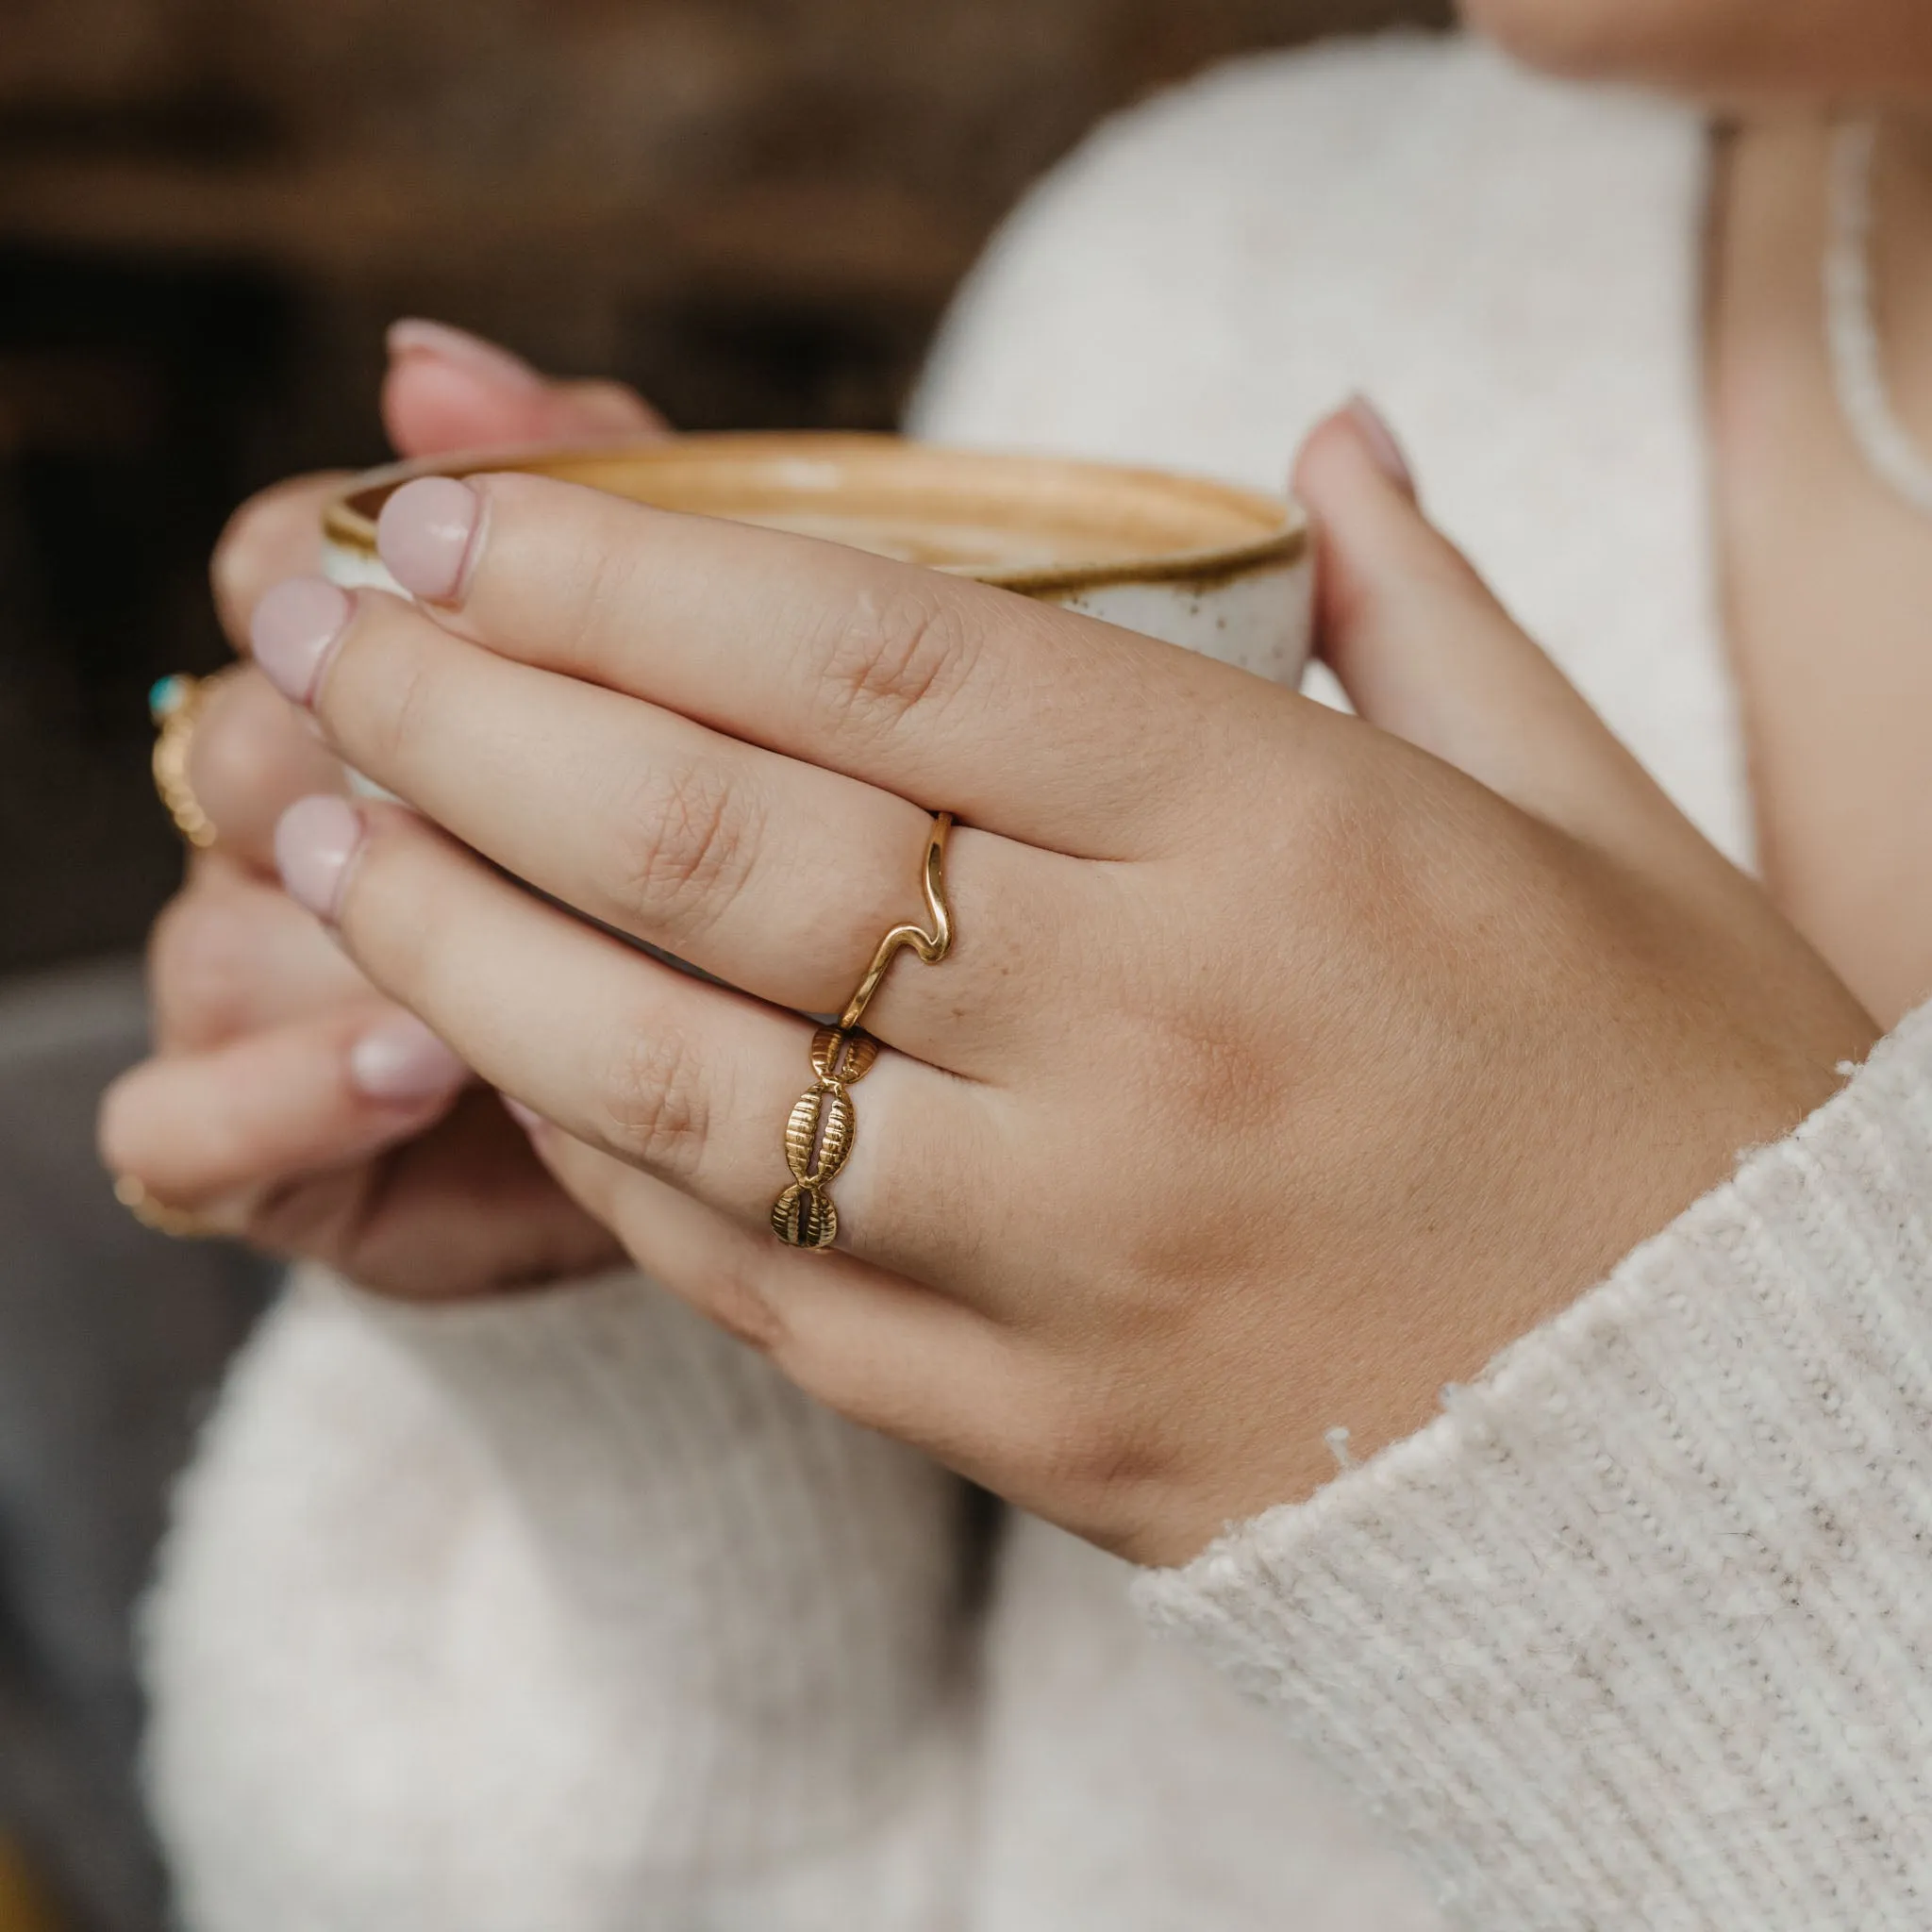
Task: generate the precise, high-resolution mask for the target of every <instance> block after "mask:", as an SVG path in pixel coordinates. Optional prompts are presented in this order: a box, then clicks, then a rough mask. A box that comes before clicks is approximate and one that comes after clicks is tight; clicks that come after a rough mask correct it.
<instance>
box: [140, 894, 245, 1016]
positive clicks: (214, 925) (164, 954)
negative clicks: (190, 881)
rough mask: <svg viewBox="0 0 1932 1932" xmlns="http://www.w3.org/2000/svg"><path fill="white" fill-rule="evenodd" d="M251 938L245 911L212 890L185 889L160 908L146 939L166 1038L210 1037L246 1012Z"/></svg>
mask: <svg viewBox="0 0 1932 1932" xmlns="http://www.w3.org/2000/svg"><path fill="white" fill-rule="evenodd" d="M252 938H253V935H252V932H251V930H250V922H249V920H248V918H247V915H246V914H245V913H244V912H242V909H241V908H239V907H237V906H233V905H228V904H225V903H224V902H223V901H222V900H221V899H219V898H217V897H215V896H214V895H212V894H210V893H208V892H194V891H190V892H184V893H182V894H180V895H179V896H178V897H177V898H175V899H173V900H171V901H170V902H169V903H168V904H167V905H166V906H165V907H164V908H162V909H161V913H160V916H159V917H158V919H157V920H156V921H155V925H154V932H153V934H152V936H151V937H150V939H149V941H148V978H149V984H150V987H151V990H152V993H153V999H154V1006H155V1012H156V1019H157V1023H158V1031H159V1032H160V1034H161V1035H162V1037H163V1039H164V1040H168V1041H206V1040H209V1039H212V1038H215V1037H217V1036H219V1035H220V1034H221V1033H223V1032H224V1031H225V1030H226V1029H227V1028H228V1027H230V1026H232V1025H233V1024H235V1023H236V1021H237V1020H238V1019H239V1018H240V1017H241V1016H242V1014H243V1013H245V1012H246V1010H247V1008H248V1004H249V996H250V993H251V991H252V990H253V984H254V975H255V960H254V946H253V944H252Z"/></svg>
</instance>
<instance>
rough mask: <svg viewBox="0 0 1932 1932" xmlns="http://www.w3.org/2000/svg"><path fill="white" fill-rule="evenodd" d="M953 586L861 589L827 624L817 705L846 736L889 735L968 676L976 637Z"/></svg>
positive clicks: (942, 583) (939, 701) (942, 701)
mask: <svg viewBox="0 0 1932 1932" xmlns="http://www.w3.org/2000/svg"><path fill="white" fill-rule="evenodd" d="M950 590H951V587H950V586H949V585H948V584H947V583H946V582H945V581H944V579H939V580H937V581H936V582H935V583H933V584H931V585H926V584H922V583H918V582H916V581H914V582H909V583H900V584H898V585H897V586H896V587H895V588H894V589H893V590H892V591H891V592H890V593H881V592H875V591H866V592H865V593H864V594H863V595H862V596H861V597H859V598H858V600H857V601H856V602H855V603H853V604H852V605H851V606H849V607H847V608H843V609H841V611H840V612H839V613H838V614H837V616H836V617H835V618H834V619H832V620H831V621H830V623H829V625H828V629H829V635H828V636H826V637H824V638H823V639H822V640H821V645H822V647H821V649H820V650H819V652H818V654H817V662H818V673H817V681H818V687H819V689H818V700H819V705H820V707H821V708H823V709H824V711H825V712H826V713H827V714H828V715H829V716H830V718H831V720H832V721H833V722H834V723H835V724H837V725H839V726H840V727H841V728H842V729H843V730H845V731H847V732H857V733H859V734H861V735H863V736H865V737H868V738H880V737H885V736H889V735H890V734H891V732H893V731H894V730H896V729H897V728H898V727H899V726H900V725H901V724H903V723H904V722H905V720H906V719H907V718H908V717H909V716H911V715H912V714H913V713H914V712H919V713H922V714H928V715H929V714H931V713H932V712H934V711H935V710H938V709H941V708H943V707H944V706H945V705H946V703H947V702H948V701H949V700H950V699H951V698H952V697H953V696H954V695H955V694H956V693H957V692H958V691H959V690H960V689H961V688H962V687H963V686H964V685H965V684H966V683H967V682H968V681H969V680H970V679H971V677H972V675H973V672H974V664H975V661H976V659H977V656H978V651H977V645H976V639H977V632H976V629H975V627H974V625H973V624H972V623H971V622H970V620H968V619H967V618H966V616H965V615H964V614H963V613H962V612H961V611H960V609H959V607H958V600H957V599H956V598H955V597H954V596H952V595H951V594H949V592H950Z"/></svg>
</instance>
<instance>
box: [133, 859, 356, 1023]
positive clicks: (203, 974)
mask: <svg viewBox="0 0 1932 1932" xmlns="http://www.w3.org/2000/svg"><path fill="white" fill-rule="evenodd" d="M148 981H149V986H150V988H151V1003H152V1006H153V1009H154V1029H155V1040H156V1044H157V1045H158V1047H159V1048H160V1049H161V1051H162V1052H164V1053H205V1052H207V1051H208V1049H209V1048H211V1047H217V1046H222V1045H225V1044H226V1042H227V1041H231V1040H237V1039H240V1038H241V1037H242V1036H243V1035H244V1034H249V1033H260V1032H264V1031H266V1030H268V1029H270V1028H272V1027H277V1026H281V1025H283V1024H287V1023H288V1022H289V1021H291V1020H297V1019H306V1018H308V1017H309V1016H311V1015H314V1014H318V1013H321V1012H324V1011H325V1010H327V1009H329V1008H341V1007H358V1008H363V1009H372V1008H379V1007H380V1006H382V1005H383V1004H384V1003H383V1002H382V1001H381V1000H380V999H379V998H378V996H377V994H376V993H375V989H374V988H373V987H372V986H371V985H370V984H369V982H368V981H367V980H366V979H365V978H364V977H363V976H362V974H360V973H358V971H357V970H356V967H355V965H354V964H353V963H352V962H351V961H350V960H349V959H347V958H345V957H344V956H343V954H342V950H341V947H340V946H338V945H337V944H335V942H334V941H332V940H330V938H329V937H328V935H327V934H326V933H325V932H324V931H322V930H321V929H320V928H319V927H318V926H317V925H316V924H315V921H314V920H313V919H311V918H310V917H309V915H308V913H307V912H305V911H304V910H303V909H302V908H301V907H299V906H297V905H296V904H295V903H294V901H293V900H292V899H291V898H290V897H289V895H288V894H287V893H286V892H285V891H282V889H281V886H280V883H279V882H277V883H275V884H274V885H270V884H267V883H265V882H263V881H261V880H259V879H257V878H254V877H252V876H250V875H248V874H243V873H242V872H241V871H239V870H237V869H236V868H234V867H228V866H223V865H220V864H218V863H207V864H203V865H199V866H197V867H196V868H195V870H194V873H193V874H192V878H191V881H190V884H189V886H188V889H187V890H186V891H183V892H181V893H179V894H178V895H177V896H176V897H175V898H174V899H172V900H170V901H169V903H168V905H167V906H166V907H165V908H162V911H161V916H160V917H159V918H158V920H157V921H156V922H155V928H154V933H153V935H152V937H151V938H150V940H149V941H148Z"/></svg>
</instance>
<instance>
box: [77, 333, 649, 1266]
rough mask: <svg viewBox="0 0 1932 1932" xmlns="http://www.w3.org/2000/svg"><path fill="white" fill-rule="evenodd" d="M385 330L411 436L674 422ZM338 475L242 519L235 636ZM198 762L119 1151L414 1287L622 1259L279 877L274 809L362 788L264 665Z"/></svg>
mask: <svg viewBox="0 0 1932 1932" xmlns="http://www.w3.org/2000/svg"><path fill="white" fill-rule="evenodd" d="M390 349H391V361H390V369H389V375H388V378H387V380H386V382H385V385H384V391H383V415H384V420H385V422H386V423H387V425H388V426H389V430H390V435H391V441H393V442H394V444H395V447H396V449H397V450H398V452H399V453H400V454H402V455H404V456H433V455H437V454H440V453H441V452H444V451H448V450H451V449H457V448H469V447H476V446H479V445H484V444H490V443H508V442H536V441H586V440H590V439H592V438H596V437H600V436H622V437H631V438H636V437H647V436H651V435H654V434H658V433H662V432H663V430H664V425H663V423H662V421H661V419H660V418H658V416H657V415H656V414H655V412H653V411H652V410H651V409H650V408H648V407H647V406H646V405H645V404H644V403H643V402H642V401H641V400H640V398H639V397H638V396H636V395H635V394H634V393H633V392H632V391H629V390H627V389H623V388H621V387H619V386H618V385H616V384H614V383H551V382H546V381H544V380H542V379H541V377H539V376H537V375H535V374H534V373H533V372H531V371H529V370H527V369H525V367H524V366H523V365H522V364H520V363H518V362H517V361H516V360H515V359H514V358H509V357H508V356H505V355H504V354H503V353H502V352H501V351H498V350H494V349H491V348H490V347H489V346H488V345H486V344H483V343H480V342H476V341H474V340H473V339H470V338H465V337H458V336H455V335H453V334H452V333H451V332H449V331H445V330H442V329H440V328H437V327H434V326H426V325H417V324H401V325H398V326H397V328H396V329H395V330H394V331H393V332H392V334H391V343H390ZM340 481H341V479H340V477H338V476H309V477H302V478H298V479H297V480H295V481H293V482H291V483H285V484H281V485H278V486H276V487H275V488H274V489H272V490H269V491H264V492H263V493H262V494H261V495H259V496H258V497H256V498H255V499H254V500H253V501H252V502H250V503H248V504H246V505H245V506H244V507H243V508H242V509H241V510H240V511H238V512H237V514H236V516H235V518H234V520H233V521H232V522H231V523H230V525H228V528H227V530H226V531H225V533H224V535H223V537H222V541H221V542H220V544H219V545H218V546H217V548H216V551H215V557H214V563H213V579H214V594H215V602H216V606H217V608H218V609H219V611H220V613H221V617H222V622H223V625H224V627H225V630H226V631H227V634H228V636H229V638H230V639H231V640H233V641H236V643H237V645H238V647H240V645H241V641H242V640H243V639H245V638H246V636H247V634H248V622H249V618H250V616H251V614H252V612H253V610H254V608H255V604H256V601H257V599H258V597H259V595H260V593H261V592H262V591H264V590H266V589H267V588H268V587H269V586H270V585H271V584H274V583H277V582H279V581H280V580H281V579H282V578H284V577H286V576H288V575H291V573H293V572H298V571H303V570H312V569H314V568H315V567H316V563H317V561H318V528H319V525H318V517H319V512H320V508H321V505H322V503H323V502H324V500H325V498H326V497H327V496H328V495H329V493H330V492H331V491H333V490H335V489H336V488H337V487H338V486H339V484H340ZM190 775H191V780H192V784H193V787H194V791H195V795H196V797H197V798H198V799H199V800H200V802H201V805H202V807H203V808H204V810H206V811H207V812H208V816H209V818H210V819H211V820H212V821H213V823H214V825H215V827H216V833H217V837H216V840H215V842H214V844H213V845H212V846H211V847H210V848H208V850H207V851H205V852H199V853H196V854H194V855H192V857H191V859H190V861H189V867H188V874H187V879H186V882H185V883H184V885H183V887H182V890H181V891H180V892H179V893H178V894H177V896H176V897H175V899H174V900H172V901H171V902H170V904H169V905H168V906H167V908H165V909H164V910H163V911H162V913H161V916H160V918H159V919H158V921H157V923H156V925H155V930H154V934H153V938H152V941H151V942H150V949H149V979H150V991H151V999H152V1006H153V1024H154V1037H155V1054H154V1057H153V1058H150V1059H148V1060H146V1061H144V1062H142V1064H141V1065H140V1066H138V1067H136V1068H135V1069H134V1070H133V1071H132V1072H131V1073H128V1074H125V1075H124V1076H123V1077H122V1078H121V1079H120V1080H118V1081H116V1082H115V1084H114V1085H113V1086H112V1087H111V1088H110V1089H109V1090H108V1093H107V1095H106V1097H105V1099H104V1100H103V1102H102V1108H101V1122H100V1141H101V1151H102V1155H103V1158H105V1160H106V1161H107V1163H108V1167H109V1169H110V1170H112V1171H113V1172H114V1173H115V1174H125V1175H131V1176H133V1177H134V1178H135V1179H137V1180H139V1181H140V1182H141V1183H142V1186H143V1187H145V1188H146V1189H147V1190H148V1191H149V1193H150V1194H151V1195H152V1196H153V1197H154V1199H155V1200H157V1201H158V1202H160V1203H163V1204H165V1205H166V1206H167V1207H168V1208H175V1209H178V1210H181V1211H184V1212H186V1213H189V1214H192V1215H193V1216H194V1217H195V1218H196V1219H197V1220H199V1221H201V1222H202V1223H204V1224H207V1225H208V1226H209V1227H210V1228H211V1229H212V1230H216V1231H220V1232H225V1233H228V1234H232V1235H234V1236H236V1237H238V1238H240V1239H242V1240H244V1241H250V1242H252V1243H254V1244H255V1245H257V1246H258V1247H262V1248H266V1249H269V1250H271V1251H272V1252H275V1253H276V1254H281V1255H286V1256H291V1257H310V1258H314V1259H317V1260H321V1261H325V1262H326V1263H328V1264H329V1265H330V1266H332V1267H334V1268H337V1269H340V1270H341V1272H342V1273H343V1274H347V1275H349V1276H350V1277H352V1278H353V1279H354V1280H356V1281H358V1283H360V1284H361V1285H362V1286H364V1287H366V1288H370V1289H373V1290H375V1291H385V1292H390V1293H393V1294H397V1295H402V1296H408V1297H412V1298H417V1299H441V1298H447V1297H452V1296H460V1295H472V1294H481V1293H488V1292H491V1291H499V1290H506V1289H511V1288H516V1287H520V1286H527V1285H537V1284H540V1283H542V1282H545V1281H550V1280H556V1279H558V1278H561V1277H565V1276H568V1275H573V1274H584V1273H587V1272H589V1271H591V1270H592V1269H594V1268H597V1267H600V1266H604V1265H607V1264H608V1263H610V1262H613V1261H615V1260H617V1259H619V1258H621V1256H620V1251H619V1249H618V1247H617V1245H616V1243H615V1241H613V1239H612V1237H611V1236H610V1235H609V1234H608V1232H607V1231H606V1230H605V1229H604V1228H603V1227H602V1226H601V1225H599V1224H597V1223H596V1222H594V1221H592V1220H591V1218H590V1217H589V1216H588V1215H587V1214H585V1213H584V1211H583V1210H582V1209H581V1208H578V1207H577V1206H576V1205H575V1203H574V1202H572V1201H571V1200H570V1199H569V1197H568V1196H567V1195H566V1194H565V1193H564V1192H563V1191H562V1190H561V1188H560V1187H558V1184H557V1182H556V1181H555V1180H554V1179H553V1178H552V1177H551V1176H550V1174H549V1173H548V1172H547V1171H546V1170H545V1169H544V1168H543V1167H542V1165H541V1163H540V1162H539V1161H538V1160H537V1158H536V1157H535V1155H534V1154H533V1153H532V1152H531V1149H530V1145H529V1141H528V1140H527V1138H526V1137H525V1134H524V1132H523V1130H522V1129H521V1128H519V1127H518V1126H517V1125H516V1124H514V1123H513V1122H512V1121H510V1120H509V1119H508V1117H507V1116H506V1114H505V1113H504V1111H503V1108H502V1105H501V1103H500V1102H499V1101H498V1099H497V1096H496V1095H495V1094H494V1093H492V1092H491V1091H489V1090H488V1089H486V1088H482V1087H479V1086H476V1085H475V1084H474V1083H473V1081H472V1078H471V1076H470V1074H469V1073H468V1070H467V1069H465V1068H464V1067H463V1065H462V1064H461V1062H460V1061H458V1059H457V1058H455V1056H454V1055H452V1054H451V1053H450V1052H449V1051H448V1049H447V1048H446V1047H444V1046H443V1045H442V1044H441V1041H438V1040H437V1039H436V1038H435V1036H434V1035H433V1034H431V1033H430V1032H429V1031H428V1030H427V1028H425V1026H424V1025H423V1024H422V1023H421V1022H420V1021H418V1020H416V1019H414V1018H413V1017H412V1016H410V1015H409V1014H408V1013H407V1012H405V1011H404V1010H403V1009H402V1008H399V1007H396V1006H394V1005H392V1004H391V1002H390V1001H388V1000H386V999H384V998H383V996H382V995H381V994H380V993H378V992H377V991H375V988H374V987H373V986H371V985H370V984H369V982H368V981H367V980H366V979H365V978H364V977H363V976H362V974H360V973H359V972H358V970H357V969H356V968H355V967H354V966H353V965H352V964H350V962H349V960H348V959H347V958H345V957H344V956H343V954H342V953H341V951H340V950H339V948H338V947H337V946H336V944H335V943H334V941H332V940H331V939H330V938H329V937H328V936H327V935H326V934H325V932H324V930H323V929H322V928H321V927H320V926H319V925H318V924H316V922H315V921H314V920H312V919H311V918H309V916H308V914H307V913H306V912H304V911H302V910H301V909H300V908H298V907H297V906H295V905H294V904H293V902H292V901H291V900H290V899H289V898H288V897H287V896H286V895H285V894H284V893H283V891H282V890H281V887H280V884H279V883H278V881H277V879H276V875H275V855H274V851H273V840H274V833H275V822H276V820H277V819H278V818H279V817H280V816H281V813H282V810H283V808H285V807H287V806H288V805H290V804H291V803H292V802H293V801H294V800H295V799H297V798H301V797H304V796H306V795H308V794H309V793H311V792H315V791H340V790H341V789H342V785H343V774H342V770H341V766H340V765H339V764H338V763H337V761H336V760H335V759H334V758H332V757H330V756H329V754H328V753H327V752H326V751H325V750H324V748H323V747H322V745H321V744H320V743H318V742H317V741H316V739H315V738H314V736H313V734H312V733H311V732H310V731H309V729H308V726H307V725H306V724H305V723H304V722H303V720H302V719H301V718H300V716H299V715H298V713H297V712H296V711H295V709H294V708H292V707H291V705H290V704H289V703H288V702H287V701H286V700H285V699H284V698H282V697H281V696H280V695H279V694H278V693H277V692H276V691H275V690H274V688H273V687H272V686H271V685H270V684H269V683H268V681H267V679H266V678H264V677H263V676H261V675H260V674H259V673H258V672H257V671H255V670H253V669H249V668H244V669H241V670H238V671H236V672H235V673H233V674H231V675H229V676H227V677H225V679H224V680H223V682H222V684H221V686H220V687H219V689H218V690H217V691H215V692H214V693H213V694H212V695H211V696H210V698H209V700H208V705H207V708H206V709H205V710H204V712H203V714H202V716H201V719H200V721H199V723H198V724H197V725H196V727H195V733H194V740H193V745H192V754H191V774H190Z"/></svg>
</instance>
